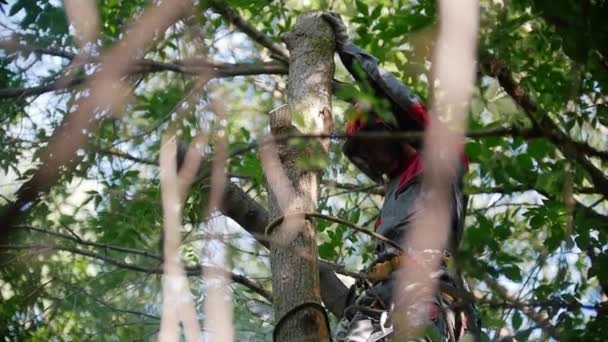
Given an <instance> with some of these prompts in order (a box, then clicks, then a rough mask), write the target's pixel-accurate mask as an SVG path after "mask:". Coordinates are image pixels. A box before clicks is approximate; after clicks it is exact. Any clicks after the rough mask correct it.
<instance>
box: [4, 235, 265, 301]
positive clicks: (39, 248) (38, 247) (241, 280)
mask: <svg viewBox="0 0 608 342" xmlns="http://www.w3.org/2000/svg"><path fill="white" fill-rule="evenodd" d="M0 249H6V250H32V251H36V252H37V253H42V252H44V251H49V250H52V251H65V252H69V253H73V254H77V255H82V256H85V257H89V258H92V259H96V260H100V261H103V262H106V263H107V264H109V265H112V266H115V267H118V268H122V269H125V270H130V271H136V272H141V273H146V274H163V269H162V268H161V267H156V268H148V267H144V266H140V265H136V264H131V263H127V262H123V261H120V260H117V259H114V258H111V257H108V256H106V255H103V254H98V253H94V252H90V251H86V250H82V249H79V248H74V247H70V246H59V245H53V244H15V245H9V244H1V245H0ZM209 268H210V267H209V266H201V265H196V266H189V267H186V274H187V275H188V276H190V277H200V275H201V271H203V270H204V269H209ZM211 268H214V267H211ZM214 270H215V272H224V274H226V275H227V276H229V277H230V279H232V281H233V282H235V283H237V284H241V285H243V286H245V287H247V288H249V289H250V290H252V291H253V292H255V293H257V294H259V295H260V296H262V297H264V298H265V299H267V300H268V301H272V296H271V295H270V293H268V291H266V290H265V289H263V288H262V287H261V286H259V285H257V284H256V283H254V282H253V281H251V280H249V279H248V278H247V277H245V276H243V275H240V274H236V273H232V272H230V271H227V270H221V269H218V268H214Z"/></svg>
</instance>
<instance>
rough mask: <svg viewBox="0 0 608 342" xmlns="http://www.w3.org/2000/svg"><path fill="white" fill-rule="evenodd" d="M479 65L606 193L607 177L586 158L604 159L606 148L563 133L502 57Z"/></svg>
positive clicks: (535, 125) (597, 186) (534, 124)
mask: <svg viewBox="0 0 608 342" xmlns="http://www.w3.org/2000/svg"><path fill="white" fill-rule="evenodd" d="M482 66H483V68H484V70H485V71H486V72H487V73H488V74H489V75H490V76H493V77H496V78H497V79H498V82H499V83H500V85H501V86H502V87H503V89H504V90H505V91H506V92H507V93H508V94H509V95H510V96H511V97H512V98H513V100H514V101H515V102H516V103H517V104H518V105H519V106H520V107H521V108H523V109H524V111H525V112H526V114H527V115H528V117H529V118H530V120H531V121H532V124H533V126H534V128H535V129H536V130H538V131H540V132H541V133H542V134H543V136H545V137H546V138H547V139H549V140H550V141H551V142H552V143H553V144H554V145H555V146H557V148H558V149H559V150H560V151H561V152H562V153H563V154H564V156H565V157H566V158H568V159H571V160H574V161H576V162H577V163H578V164H579V165H580V166H581V167H582V168H583V169H585V170H586V171H587V173H588V174H589V178H590V179H591V182H592V183H593V184H594V185H595V187H596V188H597V190H598V192H599V193H601V194H603V195H605V196H608V178H607V177H606V175H605V174H604V173H603V172H602V171H601V170H600V169H599V168H597V167H596V166H595V165H594V164H593V163H592V162H591V161H590V160H589V159H588V155H589V154H591V155H593V156H597V157H600V158H606V159H608V152H606V151H597V150H595V149H594V148H593V147H591V146H588V145H586V144H584V143H580V142H576V141H574V140H573V139H572V138H571V137H570V136H568V135H567V134H565V133H563V132H562V131H561V129H560V128H559V127H558V126H557V125H556V124H555V123H554V122H553V120H551V118H550V117H549V115H548V113H546V112H544V111H543V110H541V109H540V108H539V107H538V106H537V104H536V103H534V102H533V101H532V99H531V98H530V96H529V95H528V94H527V93H526V91H525V89H524V88H523V87H522V86H521V84H519V83H517V82H516V81H515V80H514V79H513V76H512V72H511V69H510V68H509V67H508V66H507V65H506V64H505V63H504V62H503V61H501V60H499V59H498V58H496V57H495V56H489V57H486V58H484V60H483V61H482Z"/></svg>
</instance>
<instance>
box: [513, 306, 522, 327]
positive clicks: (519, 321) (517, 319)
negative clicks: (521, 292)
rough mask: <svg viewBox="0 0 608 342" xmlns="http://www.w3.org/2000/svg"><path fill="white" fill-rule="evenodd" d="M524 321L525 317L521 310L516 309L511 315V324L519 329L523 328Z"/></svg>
mask: <svg viewBox="0 0 608 342" xmlns="http://www.w3.org/2000/svg"><path fill="white" fill-rule="evenodd" d="M522 323H523V318H522V317H521V314H520V313H519V311H515V312H514V313H513V315H512V316H511V324H512V325H513V329H515V330H518V329H519V328H521V324H522Z"/></svg>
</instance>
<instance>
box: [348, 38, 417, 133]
mask: <svg viewBox="0 0 608 342" xmlns="http://www.w3.org/2000/svg"><path fill="white" fill-rule="evenodd" d="M338 54H339V55H340V59H341V60H342V63H343V64H344V66H345V67H346V69H347V70H348V71H349V72H350V73H351V74H352V75H353V77H354V78H355V79H356V80H357V81H360V82H367V84H368V85H369V86H370V87H371V89H372V90H373V91H374V95H376V96H377V97H379V98H384V99H386V100H388V101H389V103H390V109H391V112H392V113H393V115H394V117H395V120H396V121H397V123H398V125H399V128H400V129H401V130H404V131H410V130H412V131H421V130H424V129H425V128H426V126H427V124H428V112H427V110H426V107H425V106H424V104H423V103H422V102H421V101H420V98H419V97H418V96H416V95H415V94H414V93H413V92H412V90H411V89H410V87H408V86H407V85H405V84H403V82H401V81H399V80H398V79H397V78H396V77H395V76H394V75H393V74H391V73H390V72H388V71H386V70H384V69H383V68H381V67H380V66H379V65H378V61H377V59H376V58H375V57H374V56H372V55H370V54H369V53H367V52H366V51H364V50H363V49H361V48H360V47H358V46H356V45H354V44H352V43H351V44H347V45H344V46H343V48H342V49H341V50H339V51H338Z"/></svg>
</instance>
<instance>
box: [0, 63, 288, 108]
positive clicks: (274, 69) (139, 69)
mask: <svg viewBox="0 0 608 342" xmlns="http://www.w3.org/2000/svg"><path fill="white" fill-rule="evenodd" d="M165 71H172V72H177V73H182V74H187V75H197V74H200V73H201V72H202V71H209V72H213V73H215V74H214V76H215V77H216V78H227V77H234V76H251V75H268V74H279V75H284V74H287V68H286V67H285V66H284V65H283V64H280V63H276V62H265V63H264V62H258V63H226V64H219V65H208V64H203V63H200V64H188V63H184V62H179V61H178V62H173V63H163V62H157V61H151V60H140V61H138V62H137V63H136V66H135V67H134V69H133V70H132V71H131V76H133V75H136V74H145V73H154V72H165ZM87 80H88V79H87V78H86V77H74V78H73V79H71V80H70V81H69V82H67V83H66V82H62V81H55V82H51V83H48V84H43V85H38V86H33V87H26V88H4V89H0V99H9V98H22V97H28V96H34V95H40V94H44V93H48V92H51V91H60V90H66V89H71V88H73V87H76V86H79V85H81V84H83V83H84V82H86V81H87Z"/></svg>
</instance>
